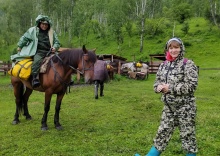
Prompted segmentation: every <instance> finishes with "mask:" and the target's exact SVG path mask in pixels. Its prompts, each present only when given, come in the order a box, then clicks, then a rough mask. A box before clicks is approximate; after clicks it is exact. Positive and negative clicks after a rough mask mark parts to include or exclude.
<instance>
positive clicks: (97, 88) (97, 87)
mask: <svg viewBox="0 0 220 156" xmlns="http://www.w3.org/2000/svg"><path fill="white" fill-rule="evenodd" d="M98 90H99V83H98V81H95V99H98V98H99V96H98Z"/></svg>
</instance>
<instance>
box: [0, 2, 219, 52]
mask: <svg viewBox="0 0 220 156" xmlns="http://www.w3.org/2000/svg"><path fill="white" fill-rule="evenodd" d="M39 14H44V15H48V16H49V17H50V18H51V19H52V21H53V27H54V28H55V31H56V32H57V33H58V35H59V36H62V37H64V38H65V39H66V41H67V42H66V44H67V45H65V46H68V47H71V46H73V44H72V41H73V38H77V39H78V40H79V44H83V43H86V42H87V37H88V35H90V34H95V35H96V37H97V38H102V39H107V38H112V39H114V40H115V42H116V43H117V45H118V46H119V47H120V45H121V44H123V39H124V35H125V34H126V35H127V36H129V37H132V36H134V35H136V36H138V38H140V52H141V51H142V49H143V40H144V37H145V36H152V37H153V36H155V35H158V34H161V33H165V32H166V31H165V30H166V28H167V27H173V25H174V24H175V22H179V23H182V24H183V25H184V27H183V31H184V32H185V33H187V31H188V23H187V20H188V19H190V18H191V17H204V18H206V19H208V20H210V23H212V24H213V25H216V26H218V27H220V18H219V17H220V1H217V0H26V1H24V0H0V23H1V25H0V44H1V47H4V46H9V45H12V44H15V43H17V41H18V39H19V37H20V36H21V35H22V34H23V33H24V32H25V31H26V30H27V29H28V28H29V27H31V26H34V25H35V18H36V17H37V15H39Z"/></svg>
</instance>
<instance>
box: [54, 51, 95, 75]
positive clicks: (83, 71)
mask: <svg viewBox="0 0 220 156" xmlns="http://www.w3.org/2000/svg"><path fill="white" fill-rule="evenodd" d="M55 55H56V57H57V58H58V59H59V60H60V61H61V62H62V63H63V60H62V59H61V58H60V57H59V55H58V54H57V53H56V54H55ZM84 57H88V54H83V56H82V67H83V69H82V71H80V70H79V69H78V68H77V69H76V68H74V67H73V66H71V65H69V64H68V66H69V67H70V68H71V69H73V70H75V71H77V72H79V73H80V74H82V75H83V74H84V73H85V71H88V70H94V64H92V65H91V66H90V67H89V68H85V61H86V59H84Z"/></svg>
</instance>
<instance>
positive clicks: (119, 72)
mask: <svg viewBox="0 0 220 156" xmlns="http://www.w3.org/2000/svg"><path fill="white" fill-rule="evenodd" d="M118 74H119V75H120V74H121V61H120V60H119V61H118Z"/></svg>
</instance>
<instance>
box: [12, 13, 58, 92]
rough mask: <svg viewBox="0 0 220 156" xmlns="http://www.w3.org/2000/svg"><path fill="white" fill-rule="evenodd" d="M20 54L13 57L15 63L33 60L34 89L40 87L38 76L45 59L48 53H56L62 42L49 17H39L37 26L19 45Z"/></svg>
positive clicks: (30, 29) (25, 34) (21, 39)
mask: <svg viewBox="0 0 220 156" xmlns="http://www.w3.org/2000/svg"><path fill="white" fill-rule="evenodd" d="M17 46H18V48H17V51H18V53H17V54H15V55H12V56H11V60H12V61H13V63H16V62H18V61H21V60H23V59H25V58H33V64H32V68H31V75H32V76H33V80H32V87H33V88H36V87H39V86H40V81H39V79H38V74H39V71H40V66H41V63H42V61H43V59H44V58H45V57H46V56H47V54H48V52H50V51H51V52H56V51H57V50H58V49H59V47H60V42H59V39H58V37H57V34H56V32H55V31H54V30H53V29H52V22H51V20H50V18H49V17H48V16H45V15H38V17H37V18H36V22H35V26H34V27H31V28H29V29H28V30H27V31H26V32H25V33H24V35H23V36H22V37H21V38H20V39H19V42H18V43H17Z"/></svg>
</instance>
